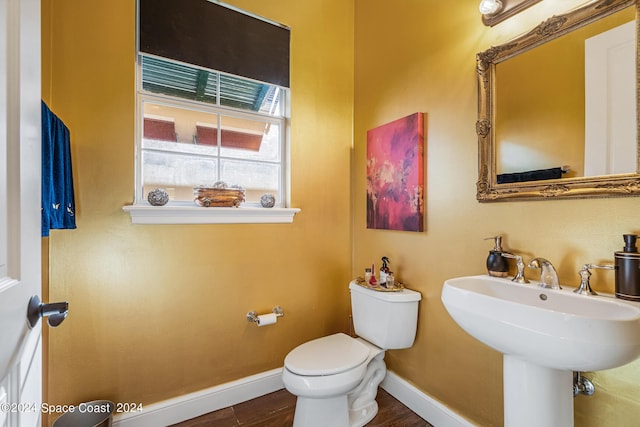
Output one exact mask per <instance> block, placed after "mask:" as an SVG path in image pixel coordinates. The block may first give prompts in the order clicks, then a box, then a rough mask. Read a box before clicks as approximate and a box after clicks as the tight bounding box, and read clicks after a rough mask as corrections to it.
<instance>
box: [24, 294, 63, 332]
mask: <svg viewBox="0 0 640 427" xmlns="http://www.w3.org/2000/svg"><path fill="white" fill-rule="evenodd" d="M67 314H69V303H68V302H66V301H64V302H54V303H51V304H43V303H42V302H40V298H39V297H38V295H34V296H32V297H31V299H30V300H29V306H28V307H27V320H28V322H29V327H31V328H33V327H34V326H36V325H37V324H38V320H40V318H41V317H48V319H47V323H49V326H51V327H52V328H55V327H56V326H58V325H60V324H61V323H62V322H63V321H64V319H66V318H67Z"/></svg>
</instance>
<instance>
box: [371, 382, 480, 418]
mask: <svg viewBox="0 0 640 427" xmlns="http://www.w3.org/2000/svg"><path fill="white" fill-rule="evenodd" d="M380 386H381V387H382V388H383V389H384V390H385V391H386V392H387V393H389V394H390V395H391V396H393V397H395V398H396V399H398V400H399V401H400V402H402V403H403V404H404V406H406V407H407V408H409V409H411V410H412V411H413V412H415V413H416V414H418V415H420V417H422V418H423V419H425V420H426V421H427V422H428V423H429V424H432V425H434V426H435V427H474V426H475V424H473V423H471V422H469V420H467V419H465V418H464V417H462V416H460V415H459V414H457V413H456V412H454V411H452V410H451V409H449V408H448V407H446V406H445V405H444V404H442V403H441V402H439V401H437V400H435V399H434V398H433V397H431V396H429V395H427V394H425V393H423V392H422V391H420V390H418V389H417V388H416V387H415V386H413V385H412V384H410V383H409V382H407V381H406V380H404V379H403V378H400V377H399V376H398V375H396V374H395V373H393V372H391V371H387V375H386V376H385V377H384V380H383V381H382V384H380Z"/></svg>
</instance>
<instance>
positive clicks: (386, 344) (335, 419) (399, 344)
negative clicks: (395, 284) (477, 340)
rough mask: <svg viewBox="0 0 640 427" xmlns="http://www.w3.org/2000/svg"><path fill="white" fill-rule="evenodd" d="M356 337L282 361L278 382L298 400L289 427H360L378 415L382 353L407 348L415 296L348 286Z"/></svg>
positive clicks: (318, 344) (315, 345)
mask: <svg viewBox="0 0 640 427" xmlns="http://www.w3.org/2000/svg"><path fill="white" fill-rule="evenodd" d="M349 290H350V292H351V308H352V312H353V324H354V328H355V332H356V334H358V336H359V337H360V338H351V337H350V336H348V335H345V334H342V333H339V334H334V335H329V336H327V337H323V338H318V339H315V340H312V341H309V342H307V343H304V344H301V345H299V346H298V347H296V348H294V349H293V350H291V352H289V354H288V355H287V357H286V358H285V359H284V370H283V373H282V381H283V382H284V386H285V387H286V389H287V390H289V392H291V393H292V394H294V395H296V396H297V397H298V399H297V402H296V411H295V416H294V419H293V425H294V427H328V426H331V427H361V426H363V425H365V424H366V423H368V422H369V421H371V419H373V417H375V415H376V413H377V412H378V404H377V403H376V400H375V398H376V394H377V392H378V385H380V382H382V380H383V379H384V376H385V374H386V372H387V368H386V366H385V364H384V360H383V358H384V352H385V350H387V349H398V348H409V347H411V346H412V345H413V341H414V339H415V336H416V326H417V324H418V301H420V299H421V295H420V293H419V292H415V291H411V290H408V289H403V290H401V291H397V292H380V291H375V290H372V289H368V288H364V287H362V286H359V285H358V284H356V283H355V282H351V283H350V284H349Z"/></svg>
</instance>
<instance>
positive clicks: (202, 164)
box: [142, 151, 218, 201]
mask: <svg viewBox="0 0 640 427" xmlns="http://www.w3.org/2000/svg"><path fill="white" fill-rule="evenodd" d="M217 171H218V168H217V162H216V159H215V158H207V157H199V156H193V155H185V154H180V153H177V152H156V151H143V152H142V184H143V187H144V197H145V198H146V196H147V194H148V193H149V191H151V190H153V189H154V188H157V187H160V188H164V189H165V190H167V191H168V192H169V197H170V199H171V200H177V201H184V200H193V187H197V186H200V185H205V186H211V185H213V183H214V182H216V181H218V172H217Z"/></svg>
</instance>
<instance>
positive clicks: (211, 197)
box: [193, 182, 244, 208]
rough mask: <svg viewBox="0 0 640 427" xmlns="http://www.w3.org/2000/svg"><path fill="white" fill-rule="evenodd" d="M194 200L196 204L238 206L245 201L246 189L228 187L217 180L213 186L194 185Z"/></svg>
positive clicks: (206, 206) (207, 206)
mask: <svg viewBox="0 0 640 427" xmlns="http://www.w3.org/2000/svg"><path fill="white" fill-rule="evenodd" d="M193 194H194V195H195V196H196V197H195V199H194V200H193V201H194V202H195V204H196V205H198V206H203V207H205V208H209V207H236V208H237V207H238V206H240V204H241V203H242V202H244V189H242V188H236V187H226V184H225V183H223V182H216V183H215V184H214V185H213V187H194V188H193Z"/></svg>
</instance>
